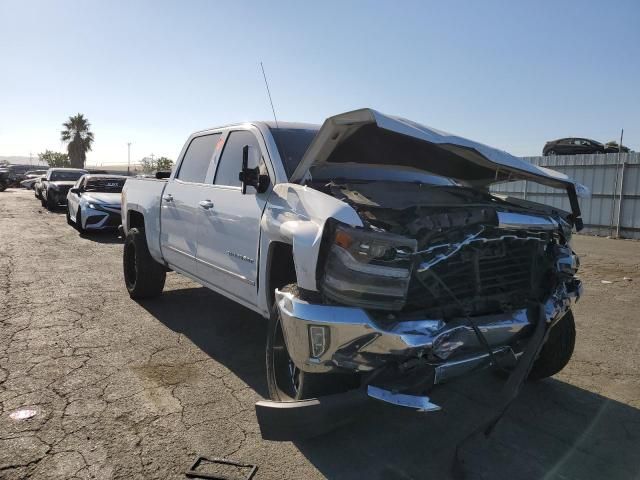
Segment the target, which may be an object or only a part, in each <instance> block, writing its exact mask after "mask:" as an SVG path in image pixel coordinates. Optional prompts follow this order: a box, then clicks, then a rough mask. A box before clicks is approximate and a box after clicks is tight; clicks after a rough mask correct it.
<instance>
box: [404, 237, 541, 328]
mask: <svg viewBox="0 0 640 480" xmlns="http://www.w3.org/2000/svg"><path fill="white" fill-rule="evenodd" d="M545 246H546V245H545V243H544V242H541V241H539V240H534V239H519V238H509V239H504V240H500V241H494V242H487V243H481V242H478V243H471V244H469V245H466V246H465V247H463V248H462V249H461V250H460V251H459V252H457V253H456V254H454V255H453V256H452V257H450V258H448V259H447V260H444V261H442V262H440V263H438V264H437V265H434V266H433V267H431V269H430V270H427V271H425V272H422V273H415V274H414V278H412V280H411V283H410V285H409V293H408V298H407V307H406V308H407V309H409V310H416V309H422V310H427V311H429V312H431V313H432V314H434V315H437V316H440V317H445V318H446V317H450V316H459V315H463V314H466V315H481V314H485V313H491V312H497V311H501V310H505V309H511V308H520V307H522V306H524V305H525V304H526V302H527V301H528V300H530V299H537V298H539V297H541V295H542V293H543V291H544V290H545V284H546V283H548V282H545V281H544V280H545V278H546V276H547V273H548V271H549V268H550V265H549V262H548V260H547V255H546V254H545ZM430 272H432V273H433V274H435V276H434V275H433V274H432V273H430ZM436 276H437V277H438V279H440V281H441V282H442V283H443V284H444V285H446V288H445V287H443V286H442V283H441V282H440V281H438V279H436ZM449 291H451V292H452V293H453V295H455V297H456V298H457V299H458V300H459V301H460V303H462V305H460V303H458V302H456V301H455V300H454V299H453V297H452V295H451V293H449Z"/></svg>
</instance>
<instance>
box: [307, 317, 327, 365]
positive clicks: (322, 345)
mask: <svg viewBox="0 0 640 480" xmlns="http://www.w3.org/2000/svg"><path fill="white" fill-rule="evenodd" d="M309 343H310V344H311V357H312V358H320V357H321V356H322V355H323V354H324V352H326V351H327V348H328V347H329V329H328V328H327V327H323V326H320V325H310V326H309Z"/></svg>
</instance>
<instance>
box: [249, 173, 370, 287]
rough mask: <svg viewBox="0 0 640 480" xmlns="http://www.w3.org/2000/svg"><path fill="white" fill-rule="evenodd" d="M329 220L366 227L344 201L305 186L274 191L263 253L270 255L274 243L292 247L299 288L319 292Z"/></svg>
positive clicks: (264, 224)
mask: <svg viewBox="0 0 640 480" xmlns="http://www.w3.org/2000/svg"><path fill="white" fill-rule="evenodd" d="M329 218H334V219H335V220H338V221H340V222H343V223H346V224H348V225H351V226H354V227H355V226H362V225H363V224H362V220H361V219H360V217H359V216H358V214H357V213H356V211H355V210H354V209H353V208H352V207H351V206H349V205H347V204H346V203H345V202H343V201H341V200H338V199H336V198H334V197H331V196H330V195H327V194H325V193H322V192H320V191H318V190H314V189H312V188H309V187H306V186H303V185H297V184H292V183H281V184H278V185H276V186H275V187H274V188H273V192H272V194H271V195H270V197H269V203H268V204H267V207H266V208H265V213H264V215H263V216H262V225H261V227H262V239H261V252H268V251H269V246H270V244H271V242H274V241H277V242H283V243H287V244H289V245H292V246H293V259H294V265H295V268H296V275H297V279H298V285H299V286H300V287H301V288H304V289H307V290H317V286H316V265H317V261H318V253H319V250H320V242H321V240H322V232H323V230H324V226H325V223H326V221H327V220H328V219H329ZM264 257H266V255H261V260H260V263H261V267H263V268H262V272H263V275H266V258H264ZM263 265H264V266H263ZM262 285H265V283H264V282H263V283H262Z"/></svg>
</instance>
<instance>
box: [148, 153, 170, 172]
mask: <svg viewBox="0 0 640 480" xmlns="http://www.w3.org/2000/svg"><path fill="white" fill-rule="evenodd" d="M140 165H141V166H142V171H143V172H144V173H153V172H157V171H158V170H164V171H166V170H171V169H172V168H173V160H171V159H170V158H167V157H160V158H151V157H144V158H143V159H142V160H140Z"/></svg>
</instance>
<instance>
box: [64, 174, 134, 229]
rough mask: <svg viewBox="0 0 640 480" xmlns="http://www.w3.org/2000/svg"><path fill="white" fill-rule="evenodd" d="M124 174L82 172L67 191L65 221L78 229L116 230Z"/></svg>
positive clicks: (124, 178) (118, 223)
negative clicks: (85, 173)
mask: <svg viewBox="0 0 640 480" xmlns="http://www.w3.org/2000/svg"><path fill="white" fill-rule="evenodd" d="M127 178H128V177H124V176H121V175H91V174H87V175H83V176H82V177H80V178H79V179H78V181H77V182H76V184H75V185H74V186H73V188H71V189H70V190H69V193H68V194H67V223H68V224H69V225H72V226H74V227H75V228H76V229H77V230H78V231H80V232H84V231H86V230H106V229H116V228H118V226H119V225H120V222H121V218H120V204H121V195H120V194H121V192H122V187H123V186H124V182H125V181H126V180H127Z"/></svg>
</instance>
